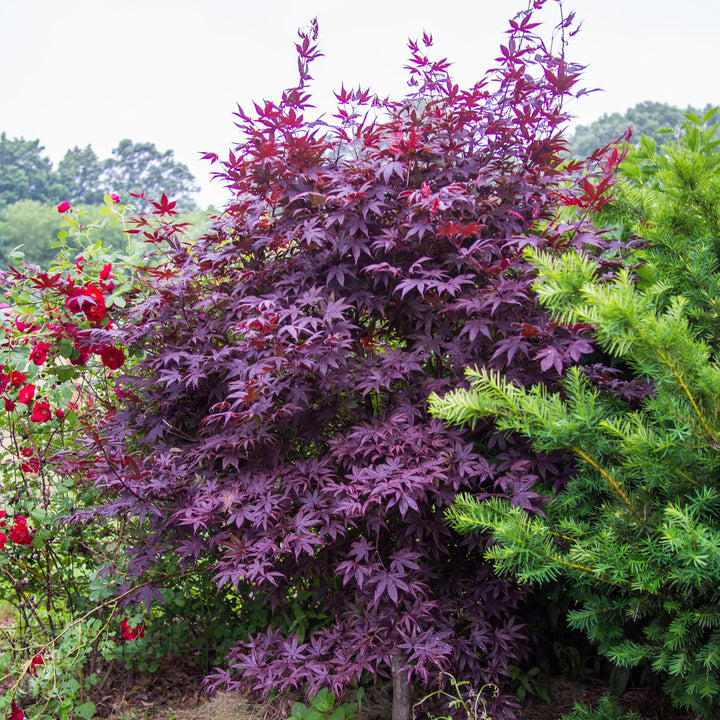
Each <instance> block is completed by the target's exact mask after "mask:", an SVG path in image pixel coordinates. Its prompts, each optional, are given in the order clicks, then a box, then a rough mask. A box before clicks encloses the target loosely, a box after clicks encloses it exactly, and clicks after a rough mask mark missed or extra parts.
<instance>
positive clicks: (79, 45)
mask: <svg viewBox="0 0 720 720" xmlns="http://www.w3.org/2000/svg"><path fill="white" fill-rule="evenodd" d="M525 6H526V3H525V1H524V0H473V1H470V0H433V1H432V2H431V1H430V0H353V1H352V2H350V1H349V0H264V2H262V1H259V0H252V1H250V0H175V1H174V2H166V1H164V0H120V2H113V3H110V2H106V1H105V0H64V1H63V2H58V1H57V0H0V84H1V86H2V93H1V94H0V131H4V132H6V133H7V135H8V136H9V137H24V138H26V139H35V138H39V139H40V141H41V144H42V145H44V146H45V149H46V153H47V154H48V156H49V157H50V158H51V159H52V160H53V162H55V163H57V162H58V161H59V160H60V159H61V158H62V156H63V155H64V154H65V151H66V150H67V149H68V148H71V147H73V146H75V145H78V146H80V147H84V146H85V145H88V144H91V145H92V146H93V148H94V150H95V152H96V153H97V154H98V156H100V157H101V158H103V157H107V156H109V155H110V152H111V150H112V148H113V147H115V146H116V145H117V143H118V141H120V140H121V139H123V138H126V137H127V138H131V139H132V140H133V141H136V142H140V141H151V142H154V143H155V144H156V145H157V146H158V148H159V149H160V150H167V149H172V150H173V151H174V152H175V156H176V158H177V159H178V160H181V161H182V162H184V163H186V164H187V165H188V166H189V167H190V169H191V170H192V171H193V173H194V174H195V176H196V177H197V180H198V183H199V184H200V185H201V186H202V187H203V192H202V194H201V195H200V197H199V201H200V203H201V204H207V203H208V202H215V203H216V204H221V203H222V202H223V200H224V197H225V196H224V193H223V191H222V190H221V188H220V187H219V186H217V185H214V184H211V183H210V182H209V169H208V165H207V163H205V162H203V161H201V160H199V154H200V152H202V151H213V152H218V153H219V154H221V155H222V154H224V153H225V152H226V150H227V148H228V147H230V146H231V145H232V143H233V141H234V140H235V139H236V138H237V134H236V129H235V128H234V126H233V117H232V113H233V111H234V110H235V108H236V106H237V104H238V103H239V104H241V105H247V104H248V103H249V102H250V101H251V100H258V99H264V98H267V99H277V98H278V97H279V94H280V92H281V91H282V89H283V88H286V87H289V86H291V85H293V84H294V82H295V80H296V77H297V69H296V60H295V50H294V42H295V40H296V39H297V34H296V33H297V29H298V27H300V26H304V25H307V23H308V22H309V21H310V20H311V19H312V18H313V17H317V18H318V21H319V23H320V38H319V42H320V45H321V49H322V51H323V52H324V54H325V57H324V58H322V59H320V60H318V61H317V62H316V63H315V64H314V65H313V76H314V78H315V84H314V89H315V97H316V105H318V107H319V108H321V109H323V110H331V109H332V91H333V90H335V89H338V88H339V87H340V83H341V82H344V83H345V86H346V87H353V86H357V85H358V84H361V85H362V86H363V87H367V86H370V87H371V88H372V89H374V90H376V91H378V92H380V93H381V94H383V95H385V94H391V95H394V96H396V97H397V96H399V95H402V94H403V93H404V92H405V89H406V85H405V81H406V71H405V70H403V66H404V65H405V61H406V59H407V39H408V37H411V38H417V37H419V35H420V34H421V33H422V32H423V30H425V31H427V32H429V33H431V34H432V35H433V36H434V39H435V45H434V56H435V57H447V58H448V59H449V60H451V61H452V62H453V74H454V76H455V78H456V80H457V81H459V82H460V83H461V84H466V85H467V84H470V83H472V82H473V81H475V80H476V79H478V78H479V77H480V76H481V75H482V74H483V73H484V71H485V70H486V69H487V68H488V67H489V66H490V65H491V64H492V60H493V58H494V57H496V56H497V54H498V52H497V51H498V47H499V44H500V42H502V39H503V33H504V31H505V30H506V29H507V20H508V18H510V17H512V16H513V15H514V14H515V12H517V11H518V10H520V9H523V8H524V7H525ZM564 6H565V11H566V12H568V11H570V10H574V11H575V12H576V15H577V16H578V17H579V18H580V19H582V21H583V26H582V29H581V31H580V33H579V34H578V35H576V36H575V37H574V38H573V39H572V40H571V43H570V46H569V48H568V52H567V57H568V59H569V60H570V61H573V62H580V63H584V64H587V65H588V69H587V71H586V73H585V77H584V80H585V82H584V84H585V86H586V87H588V88H591V87H592V88H594V87H599V88H602V89H603V92H601V93H594V94H592V95H590V96H585V98H584V99H583V100H582V101H581V102H579V103H577V104H576V105H574V106H573V107H572V110H573V112H574V114H575V115H576V116H577V120H576V122H580V123H588V122H590V121H592V120H594V119H595V118H597V117H598V116H600V115H601V114H602V113H604V112H608V113H610V112H615V111H624V110H626V109H627V108H628V107H630V106H632V105H635V104H636V103H638V102H640V101H643V100H653V101H659V102H668V103H672V104H674V105H678V106H682V107H685V106H687V105H688V104H691V105H695V106H704V105H706V104H707V103H719V104H720V87H718V84H719V82H718V76H719V74H720V72H719V70H720V68H719V67H718V64H719V63H718V50H717V47H718V39H719V38H720V4H717V3H715V2H712V1H711V0H652V1H651V0H566V1H565V3H564Z"/></svg>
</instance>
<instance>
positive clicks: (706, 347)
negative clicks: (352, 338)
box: [431, 117, 720, 717]
mask: <svg viewBox="0 0 720 720" xmlns="http://www.w3.org/2000/svg"><path fill="white" fill-rule="evenodd" d="M707 119H708V117H706V118H705V120H707ZM683 131H684V132H683V134H682V136H681V137H680V139H679V140H677V141H674V142H672V143H669V144H667V145H665V146H662V147H660V148H658V147H657V146H656V145H654V144H652V143H651V142H650V141H647V142H645V143H643V144H642V146H641V149H640V150H639V151H637V153H635V155H632V156H630V163H629V165H628V166H626V167H625V175H626V177H627V182H626V184H625V186H624V188H623V189H621V193H622V203H620V204H619V205H618V206H616V207H615V208H614V209H613V208H612V207H611V208H609V209H608V211H607V214H606V217H612V218H614V219H615V220H616V221H622V222H623V223H625V224H626V226H625V231H627V230H628V228H629V229H632V230H637V229H642V230H643V232H644V235H645V237H646V238H647V239H648V240H649V244H648V246H647V247H646V248H645V250H644V251H643V257H644V258H645V260H646V265H645V267H644V268H643V269H642V272H641V277H638V276H637V275H636V274H635V273H633V271H632V270H630V269H626V270H623V271H621V272H620V273H618V274H617V276H616V277H614V278H611V279H608V278H607V277H605V276H604V275H603V269H602V266H601V264H600V263H598V262H596V261H592V260H589V259H587V258H585V257H583V256H582V255H579V254H572V255H566V256H564V257H561V258H558V257H552V256H550V255H548V254H543V253H535V254H534V255H533V260H534V262H535V264H536V267H537V268H538V271H539V278H538V280H537V281H536V283H535V289H536V291H537V292H538V295H539V297H540V298H541V300H542V301H543V302H544V303H545V304H546V305H547V306H548V307H549V308H550V309H551V311H552V312H553V314H554V316H555V319H556V321H557V322H559V323H561V324H563V323H565V324H573V323H588V324H591V325H592V326H593V327H594V331H595V335H596V338H597V342H598V345H599V346H600V347H601V348H602V349H604V350H605V351H606V352H608V353H610V354H611V355H612V356H613V357H614V358H615V360H616V362H617V364H618V368H617V369H618V370H619V369H620V368H625V369H629V370H631V371H632V372H633V373H634V375H635V378H636V379H635V380H634V381H632V382H629V381H624V380H620V379H618V378H617V377H615V376H614V374H613V372H614V371H613V372H609V371H608V372H606V373H605V375H604V376H598V374H597V373H595V372H593V370H592V368H590V367H585V368H583V367H580V366H576V367H573V368H571V369H570V370H569V371H568V372H567V373H566V375H565V378H564V382H563V388H562V390H561V391H560V392H549V391H548V390H547V389H546V388H545V387H543V386H542V385H537V386H535V387H533V388H532V389H531V390H526V389H524V388H521V387H519V386H517V385H515V384H513V383H511V382H508V381H507V380H506V379H504V378H503V377H502V376H501V375H500V374H499V373H497V372H488V371H486V370H484V369H481V370H473V369H470V370H468V378H469V380H470V381H471V382H472V389H470V390H457V391H455V392H454V393H451V394H450V395H447V396H445V397H444V398H442V399H441V398H439V397H437V396H433V397H432V398H431V407H432V411H433V412H434V413H435V414H436V415H438V416H440V417H443V418H446V419H447V420H450V421H452V422H456V423H471V424H474V423H476V422H478V421H479V420H480V419H481V418H484V417H488V416H490V417H494V419H495V424H496V426H497V428H498V429H499V430H502V431H514V432H519V433H522V434H523V435H525V436H527V437H529V438H530V439H531V441H532V443H533V446H534V447H535V449H537V450H539V451H551V450H565V451H568V452H570V453H572V454H574V456H575V458H576V461H577V472H576V475H575V477H574V479H572V480H571V481H570V483H569V484H568V485H567V487H566V488H565V489H564V490H563V491H561V492H559V493H558V494H557V496H556V497H554V498H553V499H552V500H551V501H550V502H549V503H548V504H547V505H546V506H545V507H544V515H543V514H536V515H529V514H528V513H527V512H526V511H525V510H523V509H522V508H521V507H518V506H513V505H511V503H510V502H508V501H507V500H503V499H498V498H494V499H492V500H490V501H486V502H483V503H477V502H475V501H473V500H472V499H471V498H469V497H461V498H459V500H458V501H457V502H456V504H455V506H454V508H453V509H452V510H451V511H450V513H449V515H448V517H449V519H450V521H451V524H452V525H453V526H454V527H455V528H456V529H458V530H461V531H464V532H468V531H479V530H488V531H490V532H491V533H492V535H493V538H494V540H495V541H496V542H495V544H494V545H493V546H492V547H491V548H490V549H489V550H488V552H487V556H488V557H489V558H491V559H492V560H493V562H494V564H495V567H496V569H497V570H499V571H500V572H502V573H503V574H512V575H514V576H515V577H517V578H518V579H519V580H521V581H523V582H529V583H533V584H542V583H545V582H548V581H551V580H554V579H557V578H563V579H564V580H565V582H566V583H567V586H568V587H569V589H570V593H571V595H572V597H573V598H574V599H575V600H576V601H577V602H578V603H579V605H578V607H577V609H575V610H572V611H570V612H569V614H568V619H569V622H570V624H571V626H573V627H575V628H579V629H582V630H583V631H584V632H585V633H586V634H587V635H588V637H589V638H590V639H591V640H592V641H593V642H594V643H596V644H597V645H598V648H599V651H600V652H601V653H602V654H603V655H605V656H606V657H608V658H610V659H611V660H612V661H613V662H614V663H615V664H616V665H618V666H620V667H624V668H633V667H644V666H645V665H650V666H651V667H652V669H653V670H654V671H655V672H657V673H659V674H660V675H661V676H662V677H663V679H664V688H665V691H666V693H667V694H668V696H669V698H670V700H671V701H672V702H673V703H674V704H675V705H677V706H682V707H687V708H690V709H691V710H692V711H693V712H695V713H697V714H700V715H702V716H703V717H711V716H713V713H717V711H718V707H720V582H718V580H719V579H720V363H719V362H718V360H719V358H718V350H719V349H720V348H719V342H720V333H719V332H718V330H719V329H720V328H719V327H718V308H717V302H718V298H717V297H716V294H715V292H716V291H715V288H720V265H719V263H718V250H719V248H720V223H719V222H718V217H719V216H718V209H717V208H718V207H719V205H718V201H719V200H720V182H719V179H720V174H719V171H718V166H719V165H720V156H718V153H717V152H716V147H717V141H715V140H713V134H714V132H715V128H714V127H712V128H706V127H703V126H702V124H701V122H700V119H699V118H695V119H691V120H689V121H688V123H686V124H685V126H684V127H683ZM613 213H614V214H613ZM639 383H640V384H639ZM643 387H644V390H643V389H642V388H643ZM545 491H546V493H548V494H549V492H548V488H545Z"/></svg>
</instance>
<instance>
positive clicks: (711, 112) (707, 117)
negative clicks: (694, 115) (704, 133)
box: [702, 107, 718, 125]
mask: <svg viewBox="0 0 720 720" xmlns="http://www.w3.org/2000/svg"><path fill="white" fill-rule="evenodd" d="M717 111H718V108H717V107H714V108H710V109H709V110H708V111H707V112H706V113H705V114H704V115H703V116H702V124H703V125H705V124H706V123H707V122H708V120H710V118H711V117H712V116H713V115H715V113H716V112H717Z"/></svg>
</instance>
